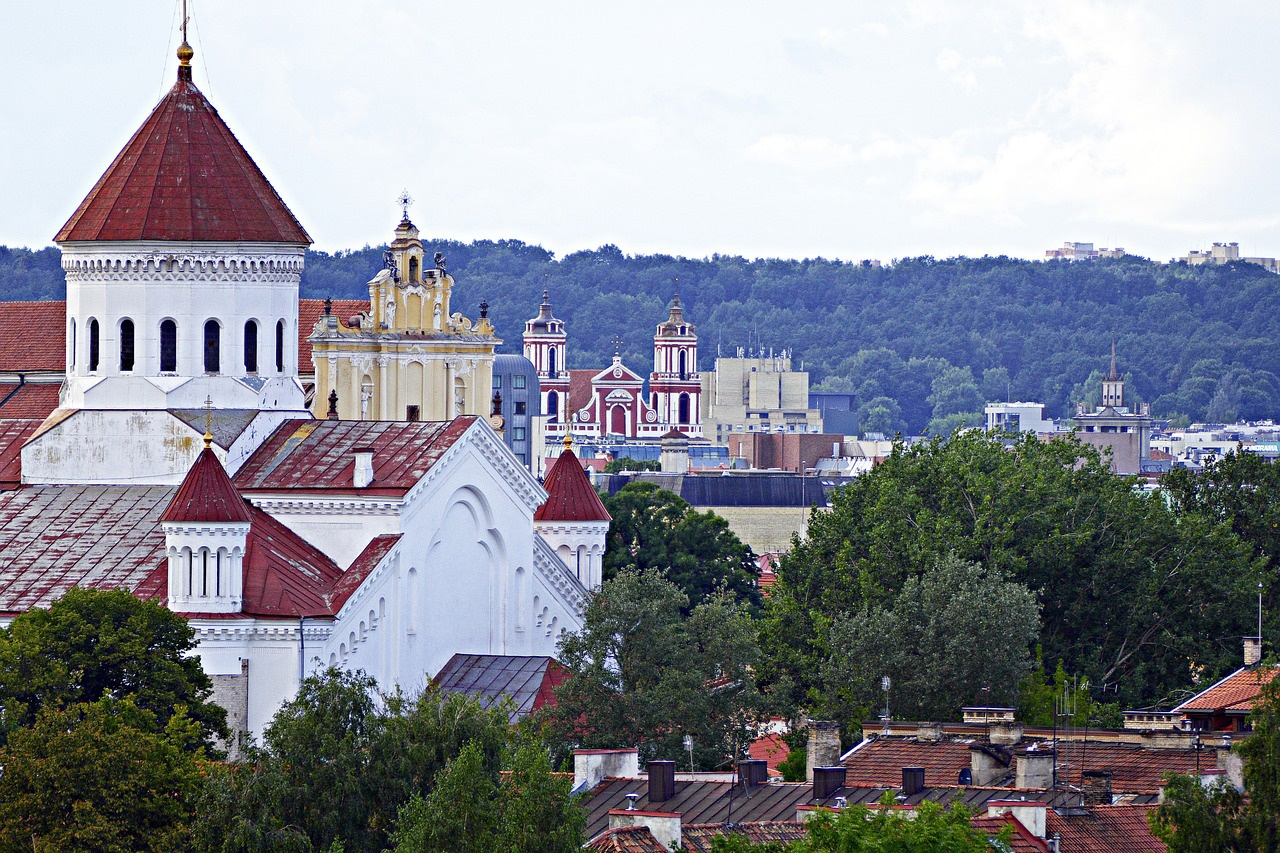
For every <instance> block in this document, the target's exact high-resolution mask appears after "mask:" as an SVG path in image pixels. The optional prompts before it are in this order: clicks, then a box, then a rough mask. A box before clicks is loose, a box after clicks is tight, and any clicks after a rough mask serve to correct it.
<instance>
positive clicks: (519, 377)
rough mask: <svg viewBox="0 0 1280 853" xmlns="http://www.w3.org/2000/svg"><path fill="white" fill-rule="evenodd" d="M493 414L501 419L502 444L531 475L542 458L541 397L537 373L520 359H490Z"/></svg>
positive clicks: (524, 360)
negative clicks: (535, 464)
mask: <svg viewBox="0 0 1280 853" xmlns="http://www.w3.org/2000/svg"><path fill="white" fill-rule="evenodd" d="M491 408H492V409H493V414H495V415H501V416H502V424H503V430H502V442H503V444H505V445H506V446H507V448H508V449H509V450H510V451H511V452H512V453H514V454H515V455H516V456H518V457H520V461H521V462H523V463H524V464H525V465H526V466H528V467H529V469H530V470H531V471H533V473H534V474H540V473H542V472H541V471H540V470H538V469H536V468H535V467H534V462H539V463H540V462H541V461H542V460H541V458H540V457H541V456H542V443H543V440H542V425H543V420H542V395H541V393H540V389H539V387H538V369H537V368H536V367H534V366H533V362H531V361H529V359H527V358H525V357H524V356H522V355H498V356H494V359H493V402H492V404H491Z"/></svg>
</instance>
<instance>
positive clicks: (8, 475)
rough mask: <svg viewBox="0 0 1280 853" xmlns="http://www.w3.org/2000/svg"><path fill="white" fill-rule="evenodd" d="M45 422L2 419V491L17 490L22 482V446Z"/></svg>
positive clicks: (0, 423) (0, 470)
mask: <svg viewBox="0 0 1280 853" xmlns="http://www.w3.org/2000/svg"><path fill="white" fill-rule="evenodd" d="M43 420H44V419H43V418H3V419H0V490H5V489H16V488H18V485H19V484H20V483H21V482H22V445H24V444H26V443H27V439H29V438H31V435H32V434H33V433H34V432H35V431H36V430H37V429H39V427H40V424H41V423H43Z"/></svg>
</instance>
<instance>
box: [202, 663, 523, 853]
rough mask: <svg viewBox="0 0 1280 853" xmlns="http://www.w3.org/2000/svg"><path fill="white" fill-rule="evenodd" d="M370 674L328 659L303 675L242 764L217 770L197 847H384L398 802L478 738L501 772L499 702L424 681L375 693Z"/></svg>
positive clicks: (491, 765) (424, 788)
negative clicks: (318, 670) (487, 706)
mask: <svg viewBox="0 0 1280 853" xmlns="http://www.w3.org/2000/svg"><path fill="white" fill-rule="evenodd" d="M374 691H375V682H374V681H373V679H371V678H369V677H367V676H365V675H363V674H352V673H346V672H339V671H338V670H335V669H330V670H328V671H326V672H325V673H323V674H321V675H318V676H312V677H310V678H308V679H306V680H305V681H304V682H303V683H302V687H301V688H300V690H299V691H298V695H297V696H295V697H294V698H293V699H292V700H290V701H289V702H287V703H285V705H284V706H283V707H281V709H280V711H278V712H277V714H276V716H275V718H274V719H273V720H272V722H271V724H270V725H269V726H268V727H267V730H266V733H265V737H264V744H263V746H262V747H260V748H254V749H253V750H251V752H250V754H249V756H248V760H247V761H246V762H245V764H244V765H243V766H240V767H235V768H231V769H229V770H227V771H225V772H222V773H219V774H213V775H211V776H210V780H209V784H208V785H206V787H205V791H204V794H203V797H202V801H201V804H200V809H199V820H198V823H197V825H196V835H197V842H198V845H197V846H198V849H202V850H209V851H224V853H230V851H242V850H245V851H247V850H275V849H291V850H312V849H325V848H327V847H330V846H331V845H332V844H333V843H334V842H341V843H342V844H343V845H344V848H345V849H346V850H348V851H353V853H355V851H381V850H383V849H384V848H385V847H386V845H387V843H388V839H389V834H390V832H391V831H392V829H393V828H394V825H395V820H396V815H397V813H398V812H399V810H400V808H401V807H402V806H403V805H404V804H405V803H407V802H409V801H410V799H411V798H412V797H413V796H415V795H416V796H419V797H422V796H425V795H426V794H428V793H429V792H430V790H431V787H432V785H433V783H434V780H435V778H436V775H437V773H438V772H439V771H440V770H441V769H442V768H443V767H444V766H445V765H446V764H447V763H448V762H449V761H450V760H451V759H452V758H453V757H454V756H456V755H458V754H459V753H460V752H461V750H462V747H463V746H464V745H465V744H467V743H469V742H471V743H475V744H476V745H477V747H478V748H479V749H480V750H481V753H482V755H483V756H484V763H485V768H486V771H487V772H490V773H496V772H497V770H498V767H499V761H500V758H501V754H502V748H503V744H504V743H505V740H506V733H507V716H506V714H505V712H503V711H502V710H501V709H493V710H487V711H486V710H482V709H481V708H480V706H479V705H478V704H477V703H476V702H475V701H474V700H472V699H468V698H466V697H464V696H460V695H450V696H442V695H440V694H438V693H436V692H433V691H427V692H425V693H423V694H421V695H419V696H417V697H415V698H413V699H407V698H405V697H403V696H401V695H399V694H391V695H381V696H379V695H377V694H375V692H374Z"/></svg>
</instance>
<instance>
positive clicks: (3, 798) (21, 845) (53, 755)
mask: <svg viewBox="0 0 1280 853" xmlns="http://www.w3.org/2000/svg"><path fill="white" fill-rule="evenodd" d="M200 743H201V732H200V729H199V727H198V726H197V725H196V724H195V723H194V722H193V721H192V720H190V719H188V718H187V717H186V716H184V715H183V714H181V713H177V714H171V715H169V717H168V719H167V721H166V722H165V724H164V725H163V726H161V725H160V722H159V720H158V718H157V717H156V715H155V714H153V713H151V712H150V711H147V710H145V709H143V708H140V707H138V706H137V705H136V704H134V702H133V701H132V700H130V699H120V700H116V699H110V698H102V699H99V700H98V701H96V702H92V703H77V704H71V705H66V706H47V707H45V708H42V709H41V710H40V712H39V713H38V714H37V715H36V719H35V721H34V722H33V723H32V724H31V725H30V726H27V727H24V728H19V729H16V730H14V731H12V732H11V733H10V736H9V740H8V743H7V744H6V745H5V746H4V747H3V748H2V749H0V767H3V772H2V773H0V848H3V849H5V850H36V851H49V853H53V851H63V850H84V851H103V853H107V851H111V853H116V851H119V853H126V851H134V850H147V851H180V850H185V849H187V844H188V823H189V821H190V820H191V818H192V809H193V806H194V803H195V800H196V793H197V791H198V790H199V787H200V776H201V773H200V769H199V767H198V764H197V757H198V755H199V753H200Z"/></svg>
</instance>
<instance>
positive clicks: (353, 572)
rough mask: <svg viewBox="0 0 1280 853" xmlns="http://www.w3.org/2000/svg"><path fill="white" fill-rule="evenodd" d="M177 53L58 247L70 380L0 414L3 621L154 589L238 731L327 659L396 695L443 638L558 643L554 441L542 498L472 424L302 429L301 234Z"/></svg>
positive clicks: (586, 537) (586, 555)
mask: <svg viewBox="0 0 1280 853" xmlns="http://www.w3.org/2000/svg"><path fill="white" fill-rule="evenodd" d="M178 56H179V62H180V65H179V69H178V80H177V83H176V84H175V85H174V87H173V88H172V89H171V90H170V91H169V92H168V93H167V94H166V95H165V96H164V97H163V98H162V99H161V101H160V103H159V104H158V105H157V106H156V108H155V109H154V110H153V111H152V113H151V115H150V116H149V117H148V118H147V120H146V121H145V122H144V123H143V125H142V127H141V128H139V129H138V131H137V132H136V133H135V134H134V135H133V137H132V138H131V139H130V140H129V142H128V144H127V145H126V146H125V148H124V150H123V151H121V152H120V154H119V155H118V156H117V157H116V159H115V160H114V161H113V162H112V164H111V165H110V167H109V168H108V169H107V171H106V173H105V174H104V175H103V176H102V177H101V178H100V179H99V180H98V182H97V184H96V185H95V186H94V187H93V189H92V190H91V191H90V193H89V195H88V196H87V197H86V198H85V200H84V201H83V202H82V203H81V204H80V206H79V208H78V209H77V210H76V211H75V213H74V214H73V215H72V217H71V218H70V220H68V222H67V224H66V225H65V226H64V227H63V228H62V230H61V231H60V232H59V233H58V235H57V237H56V238H55V240H56V242H57V243H58V245H59V246H60V247H61V249H62V258H63V261H62V263H63V268H64V270H65V272H66V278H67V300H66V305H65V317H66V352H65V379H64V380H63V383H62V385H61V388H60V391H59V392H58V394H57V396H56V398H54V397H52V396H50V397H48V399H49V401H50V402H49V406H48V407H46V408H45V409H44V410H40V408H39V407H38V405H35V406H28V407H27V410H25V411H24V412H22V414H23V416H24V417H22V418H14V419H13V420H0V467H2V468H4V469H5V470H6V471H8V470H10V469H11V468H14V467H15V466H17V465H19V464H20V476H19V475H11V476H9V477H8V479H7V480H5V481H4V483H3V484H0V489H3V490H2V491H0V623H7V622H8V621H10V620H11V619H12V618H13V616H14V615H16V614H19V613H22V612H24V611H26V610H29V609H31V608H33V607H42V606H48V604H49V603H50V602H51V601H53V600H54V599H56V598H57V597H58V596H59V595H61V594H62V593H64V592H65V591H66V590H67V589H69V588H71V587H72V586H75V585H80V586H90V587H108V588H112V587H121V588H126V589H129V590H132V591H133V592H134V593H135V594H137V595H139V596H142V597H147V598H155V599H158V600H160V601H161V602H163V603H165V604H166V605H167V606H168V607H169V608H170V609H172V610H174V611H176V612H179V613H181V614H183V615H184V616H186V617H187V618H188V619H189V621H190V624H191V625H192V626H193V627H194V629H195V631H196V636H197V639H198V643H199V646H198V648H197V650H196V653H197V654H198V655H199V657H200V661H201V664H202V665H203V667H204V669H205V671H206V672H207V673H208V674H209V675H210V676H211V677H212V678H213V680H214V683H215V698H216V699H217V700H218V701H219V702H220V703H222V704H223V705H224V706H226V707H227V710H228V712H229V713H228V718H229V723H230V724H231V726H232V728H233V731H234V730H238V731H246V732H249V733H250V734H252V735H254V736H259V735H261V733H262V731H263V728H264V727H265V725H266V724H267V723H268V722H269V721H270V719H271V717H272V716H273V715H274V713H275V712H276V710H277V709H278V708H279V707H280V705H281V703H283V702H284V701H286V700H288V699H289V698H290V697H292V696H293V695H294V693H295V692H296V690H297V688H298V685H299V683H300V681H301V679H302V678H304V677H305V676H307V675H308V674H311V673H313V672H316V671H318V670H319V669H322V668H323V667H325V666H329V665H334V666H338V667H344V668H352V669H355V668H360V669H363V670H365V671H366V672H368V673H369V674H370V675H372V676H374V677H375V678H376V679H377V680H378V682H379V683H380V685H382V686H383V687H387V688H389V687H391V686H393V685H399V686H400V687H402V688H405V689H407V690H413V689H416V688H421V687H422V686H424V685H425V684H426V683H427V682H428V681H429V680H430V679H431V678H432V676H434V675H435V674H436V673H437V672H439V671H440V669H441V668H442V667H443V666H444V664H445V663H446V662H447V661H448V660H449V659H450V657H451V656H452V655H454V654H457V653H469V654H490V655H552V654H554V653H555V648H556V642H557V639H558V637H559V635H560V634H561V633H562V632H563V631H566V630H569V631H572V630H576V629H578V628H579V627H580V626H581V613H582V610H583V608H584V606H585V604H586V601H587V596H588V595H589V591H590V590H591V589H592V588H593V587H595V586H597V585H598V584H599V583H600V565H601V556H602V553H603V548H604V539H605V532H606V531H607V528H608V523H609V517H608V514H607V512H605V509H604V506H603V504H602V503H601V502H600V499H599V497H598V496H596V494H595V492H594V491H593V490H592V489H591V487H590V484H589V483H588V482H587V479H586V476H585V474H584V473H583V470H582V468H581V465H580V464H579V463H578V462H577V460H576V459H575V457H574V455H573V452H572V451H571V450H570V449H569V448H568V447H567V446H566V448H565V452H564V454H563V456H562V457H561V459H560V460H559V462H558V463H557V464H556V465H555V466H553V468H552V470H551V471H550V472H549V474H548V477H547V480H546V486H547V488H545V489H544V487H543V486H542V485H541V484H539V483H538V481H537V480H536V479H534V478H533V477H532V476H531V475H530V474H529V472H528V470H527V469H525V468H524V467H523V466H522V465H521V464H520V463H519V461H518V460H517V459H516V458H515V457H514V456H512V454H511V453H510V452H509V451H508V450H507V448H506V447H505V446H504V445H503V443H502V441H501V439H500V437H499V436H498V435H497V434H496V433H495V431H494V429H493V428H492V427H491V426H490V424H489V423H488V422H486V421H485V420H484V419H483V418H480V417H477V416H474V415H472V416H463V417H457V418H454V419H453V420H450V421H438V422H429V421H415V422H409V421H370V420H360V421H348V420H338V419H334V418H330V419H326V420H316V419H313V417H312V414H311V413H310V412H309V411H308V408H307V405H306V403H305V399H304V389H303V387H302V384H301V383H300V381H299V369H298V367H299V366H298V363H297V360H298V340H299V337H298V322H299V318H298V284H299V280H300V276H301V272H302V268H303V259H304V254H305V251H306V247H307V246H308V245H309V244H310V242H311V240H310V238H309V237H308V235H307V233H306V231H305V230H304V229H303V228H302V226H301V225H300V224H299V223H298V221H297V220H296V219H295V218H294V216H293V214H292V213H291V212H290V211H289V209H288V208H287V207H286V205H285V204H284V202H283V201H282V200H281V199H280V197H279V196H278V195H277V194H276V192H275V190H274V189H273V188H272V187H271V185H270V184H269V183H268V181H267V180H266V178H265V177H264V176H263V174H262V172H261V171H260V170H259V169H258V167H257V166H256V165H255V163H254V162H253V160H252V158H250V156H249V155H248V153H247V152H246V151H245V149H244V148H243V147H242V146H241V145H240V143H239V142H238V141H237V140H236V138H235V136H234V135H233V134H232V133H231V131H230V130H229V129H228V127H227V125H226V124H225V123H224V122H223V120H222V119H221V118H220V117H219V115H218V113H217V112H216V111H215V110H214V108H213V107H212V105H210V103H209V101H208V100H207V99H206V98H205V97H204V95H202V94H201V93H200V91H199V90H198V89H197V88H196V87H195V86H194V85H193V82H192V74H191V56H192V51H191V48H190V47H189V46H188V45H187V44H186V42H185V41H184V42H183V45H182V47H180V48H179V52H178ZM24 305H26V306H28V307H27V308H22V309H18V308H17V307H9V308H6V309H5V310H4V313H5V315H6V319H10V318H14V317H15V316H16V314H17V313H18V311H19V310H31V309H29V306H30V303H26V304H24ZM308 325H310V323H309V322H308ZM33 358H34V355H33ZM26 381H27V380H26V379H25V378H24V377H20V384H19V390H21V389H22V388H23V387H26V388H29V387H30V386H26V385H25V384H24V383H26ZM14 393H16V392H14ZM24 393H25V392H24ZM10 396H12V394H10ZM8 399H9V398H8V397H6V398H5V400H6V401H7V400H8ZM54 406H56V408H55V407H54ZM49 409H52V410H51V411H50V410H49ZM3 417H4V414H3V412H0V418H3ZM0 479H3V478H2V477H0Z"/></svg>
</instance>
